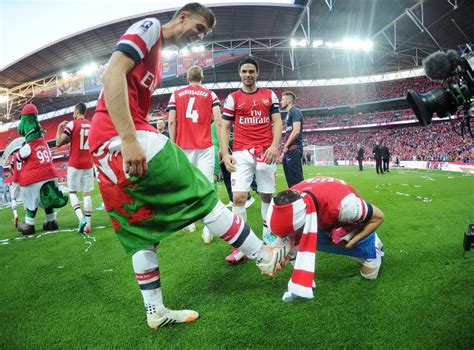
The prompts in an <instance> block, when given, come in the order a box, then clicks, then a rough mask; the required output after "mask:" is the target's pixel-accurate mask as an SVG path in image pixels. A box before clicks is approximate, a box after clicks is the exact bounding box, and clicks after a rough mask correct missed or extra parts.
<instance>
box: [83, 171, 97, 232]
mask: <svg viewBox="0 0 474 350" xmlns="http://www.w3.org/2000/svg"><path fill="white" fill-rule="evenodd" d="M93 189H94V172H93V170H92V168H90V169H83V170H82V179H81V190H82V198H83V200H84V217H85V219H86V227H85V228H84V232H85V233H91V232H92V224H91V220H92V197H91V191H92V190H93Z"/></svg>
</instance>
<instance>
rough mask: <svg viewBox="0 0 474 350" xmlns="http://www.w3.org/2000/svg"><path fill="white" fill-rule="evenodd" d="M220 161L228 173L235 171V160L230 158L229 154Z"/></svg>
mask: <svg viewBox="0 0 474 350" xmlns="http://www.w3.org/2000/svg"><path fill="white" fill-rule="evenodd" d="M222 161H223V162H224V165H225V167H226V169H227V171H229V172H230V173H233V172H234V171H236V170H237V168H236V167H235V163H236V161H235V158H234V157H232V156H231V155H230V154H225V155H223V156H222Z"/></svg>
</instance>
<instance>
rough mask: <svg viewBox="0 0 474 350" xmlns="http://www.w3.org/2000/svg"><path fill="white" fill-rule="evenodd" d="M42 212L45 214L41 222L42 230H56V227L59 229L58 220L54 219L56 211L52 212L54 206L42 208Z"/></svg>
mask: <svg viewBox="0 0 474 350" xmlns="http://www.w3.org/2000/svg"><path fill="white" fill-rule="evenodd" d="M44 213H45V216H44V222H43V230H44V231H56V230H57V229H59V226H58V222H57V221H56V213H55V212H54V208H51V207H48V208H44Z"/></svg>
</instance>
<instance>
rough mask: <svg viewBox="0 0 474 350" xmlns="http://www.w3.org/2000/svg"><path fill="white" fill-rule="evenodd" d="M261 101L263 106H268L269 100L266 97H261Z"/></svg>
mask: <svg viewBox="0 0 474 350" xmlns="http://www.w3.org/2000/svg"><path fill="white" fill-rule="evenodd" d="M262 102H263V104H264V105H265V106H268V105H269V104H270V100H269V99H268V98H264V99H262Z"/></svg>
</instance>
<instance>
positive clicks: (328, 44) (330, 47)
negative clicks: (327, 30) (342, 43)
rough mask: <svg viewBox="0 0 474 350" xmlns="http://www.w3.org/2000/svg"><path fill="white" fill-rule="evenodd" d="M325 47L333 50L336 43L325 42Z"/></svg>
mask: <svg viewBox="0 0 474 350" xmlns="http://www.w3.org/2000/svg"><path fill="white" fill-rule="evenodd" d="M324 46H325V47H327V48H328V49H332V48H333V47H334V43H333V42H332V41H326V42H324Z"/></svg>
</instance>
